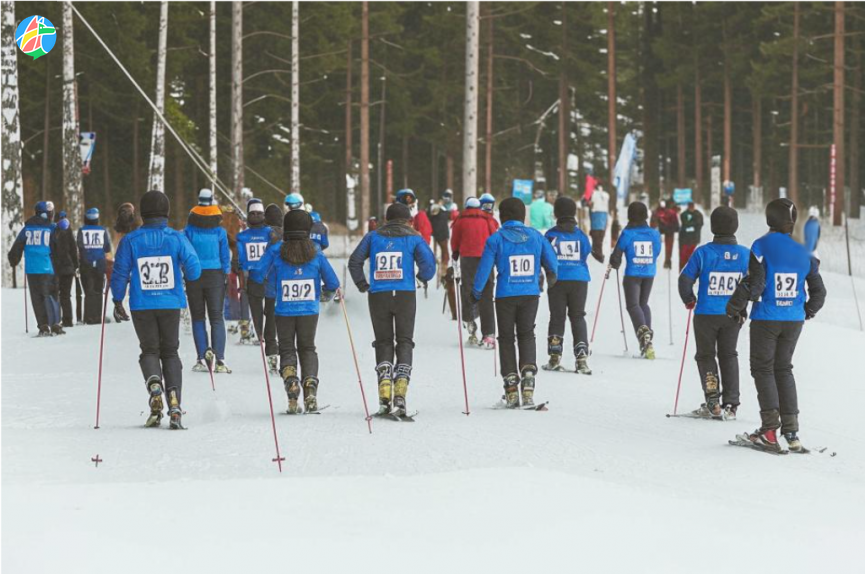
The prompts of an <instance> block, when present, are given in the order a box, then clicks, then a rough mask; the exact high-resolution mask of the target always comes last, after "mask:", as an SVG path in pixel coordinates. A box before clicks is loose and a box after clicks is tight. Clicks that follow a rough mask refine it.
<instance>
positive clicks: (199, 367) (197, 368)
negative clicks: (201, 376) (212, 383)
mask: <svg viewBox="0 0 865 574" xmlns="http://www.w3.org/2000/svg"><path fill="white" fill-rule="evenodd" d="M192 372H193V373H207V372H209V371H208V369H207V365H205V364H204V360H203V359H198V360H197V361H195V364H194V365H192Z"/></svg>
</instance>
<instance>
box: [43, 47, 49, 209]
mask: <svg viewBox="0 0 865 574" xmlns="http://www.w3.org/2000/svg"><path fill="white" fill-rule="evenodd" d="M50 132H51V66H49V65H48V62H46V63H45V122H44V123H43V124H42V199H43V200H46V199H48V189H49V182H50V180H51V174H50V172H49V165H48V158H49V156H50V154H49V153H48V152H49V147H48V145H49V143H48V142H49V138H48V134H49V133H50Z"/></svg>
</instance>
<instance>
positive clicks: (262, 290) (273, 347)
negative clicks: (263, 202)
mask: <svg viewBox="0 0 865 574" xmlns="http://www.w3.org/2000/svg"><path fill="white" fill-rule="evenodd" d="M282 220H283V213H282V209H280V207H279V206H278V205H276V204H275V203H271V204H269V205H268V206H267V208H266V209H265V210H264V225H265V226H266V227H267V228H268V230H269V234H270V235H269V237H268V239H267V245H266V246H265V251H266V250H267V249H269V248H270V247H271V246H273V245H274V244H278V243H280V242H281V241H282ZM260 261H261V260H260V259H259V262H260ZM256 265H258V262H257V263H256V264H255V265H252V266H250V269H249V271H250V272H251V271H252V269H253V268H254V267H255V266H256ZM247 291H248V293H247V295H248V296H249V302H250V309H251V310H252V324H253V325H254V326H255V333H256V335H258V336H259V337H263V338H264V353H265V355H267V365H268V368H269V369H270V372H271V373H275V374H278V373H279V354H278V353H279V346H278V344H277V342H276V315H275V309H276V278H275V275H273V274H268V275H267V276H266V277H265V278H264V279H263V281H256V280H255V279H254V278H253V276H252V274H251V273H250V275H249V281H248V283H247Z"/></svg>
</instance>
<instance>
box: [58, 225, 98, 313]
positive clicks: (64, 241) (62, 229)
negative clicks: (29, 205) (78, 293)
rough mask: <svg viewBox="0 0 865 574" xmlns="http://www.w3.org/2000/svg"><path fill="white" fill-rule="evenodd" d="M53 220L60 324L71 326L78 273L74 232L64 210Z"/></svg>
mask: <svg viewBox="0 0 865 574" xmlns="http://www.w3.org/2000/svg"><path fill="white" fill-rule="evenodd" d="M55 220H56V221H55V223H57V229H56V231H55V233H56V235H57V252H56V253H55V254H54V271H55V273H56V274H57V283H58V291H57V298H58V301H59V303H60V316H61V325H62V326H63V327H72V326H73V325H75V315H74V314H73V312H72V284H73V283H74V282H75V275H76V274H77V273H78V246H77V245H76V244H75V234H74V233H72V228H71V227H70V225H69V219H67V218H66V212H65V211H60V212H58V213H57V216H56V217H55ZM100 286H101V285H100ZM100 290H101V289H100ZM100 312H101V307H100Z"/></svg>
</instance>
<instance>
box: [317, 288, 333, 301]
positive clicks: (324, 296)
mask: <svg viewBox="0 0 865 574" xmlns="http://www.w3.org/2000/svg"><path fill="white" fill-rule="evenodd" d="M335 294H336V291H325V290H323V289H322V291H321V297H319V298H318V300H319V301H321V302H322V303H327V302H329V301H332V300H333V296H334V295H335Z"/></svg>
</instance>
